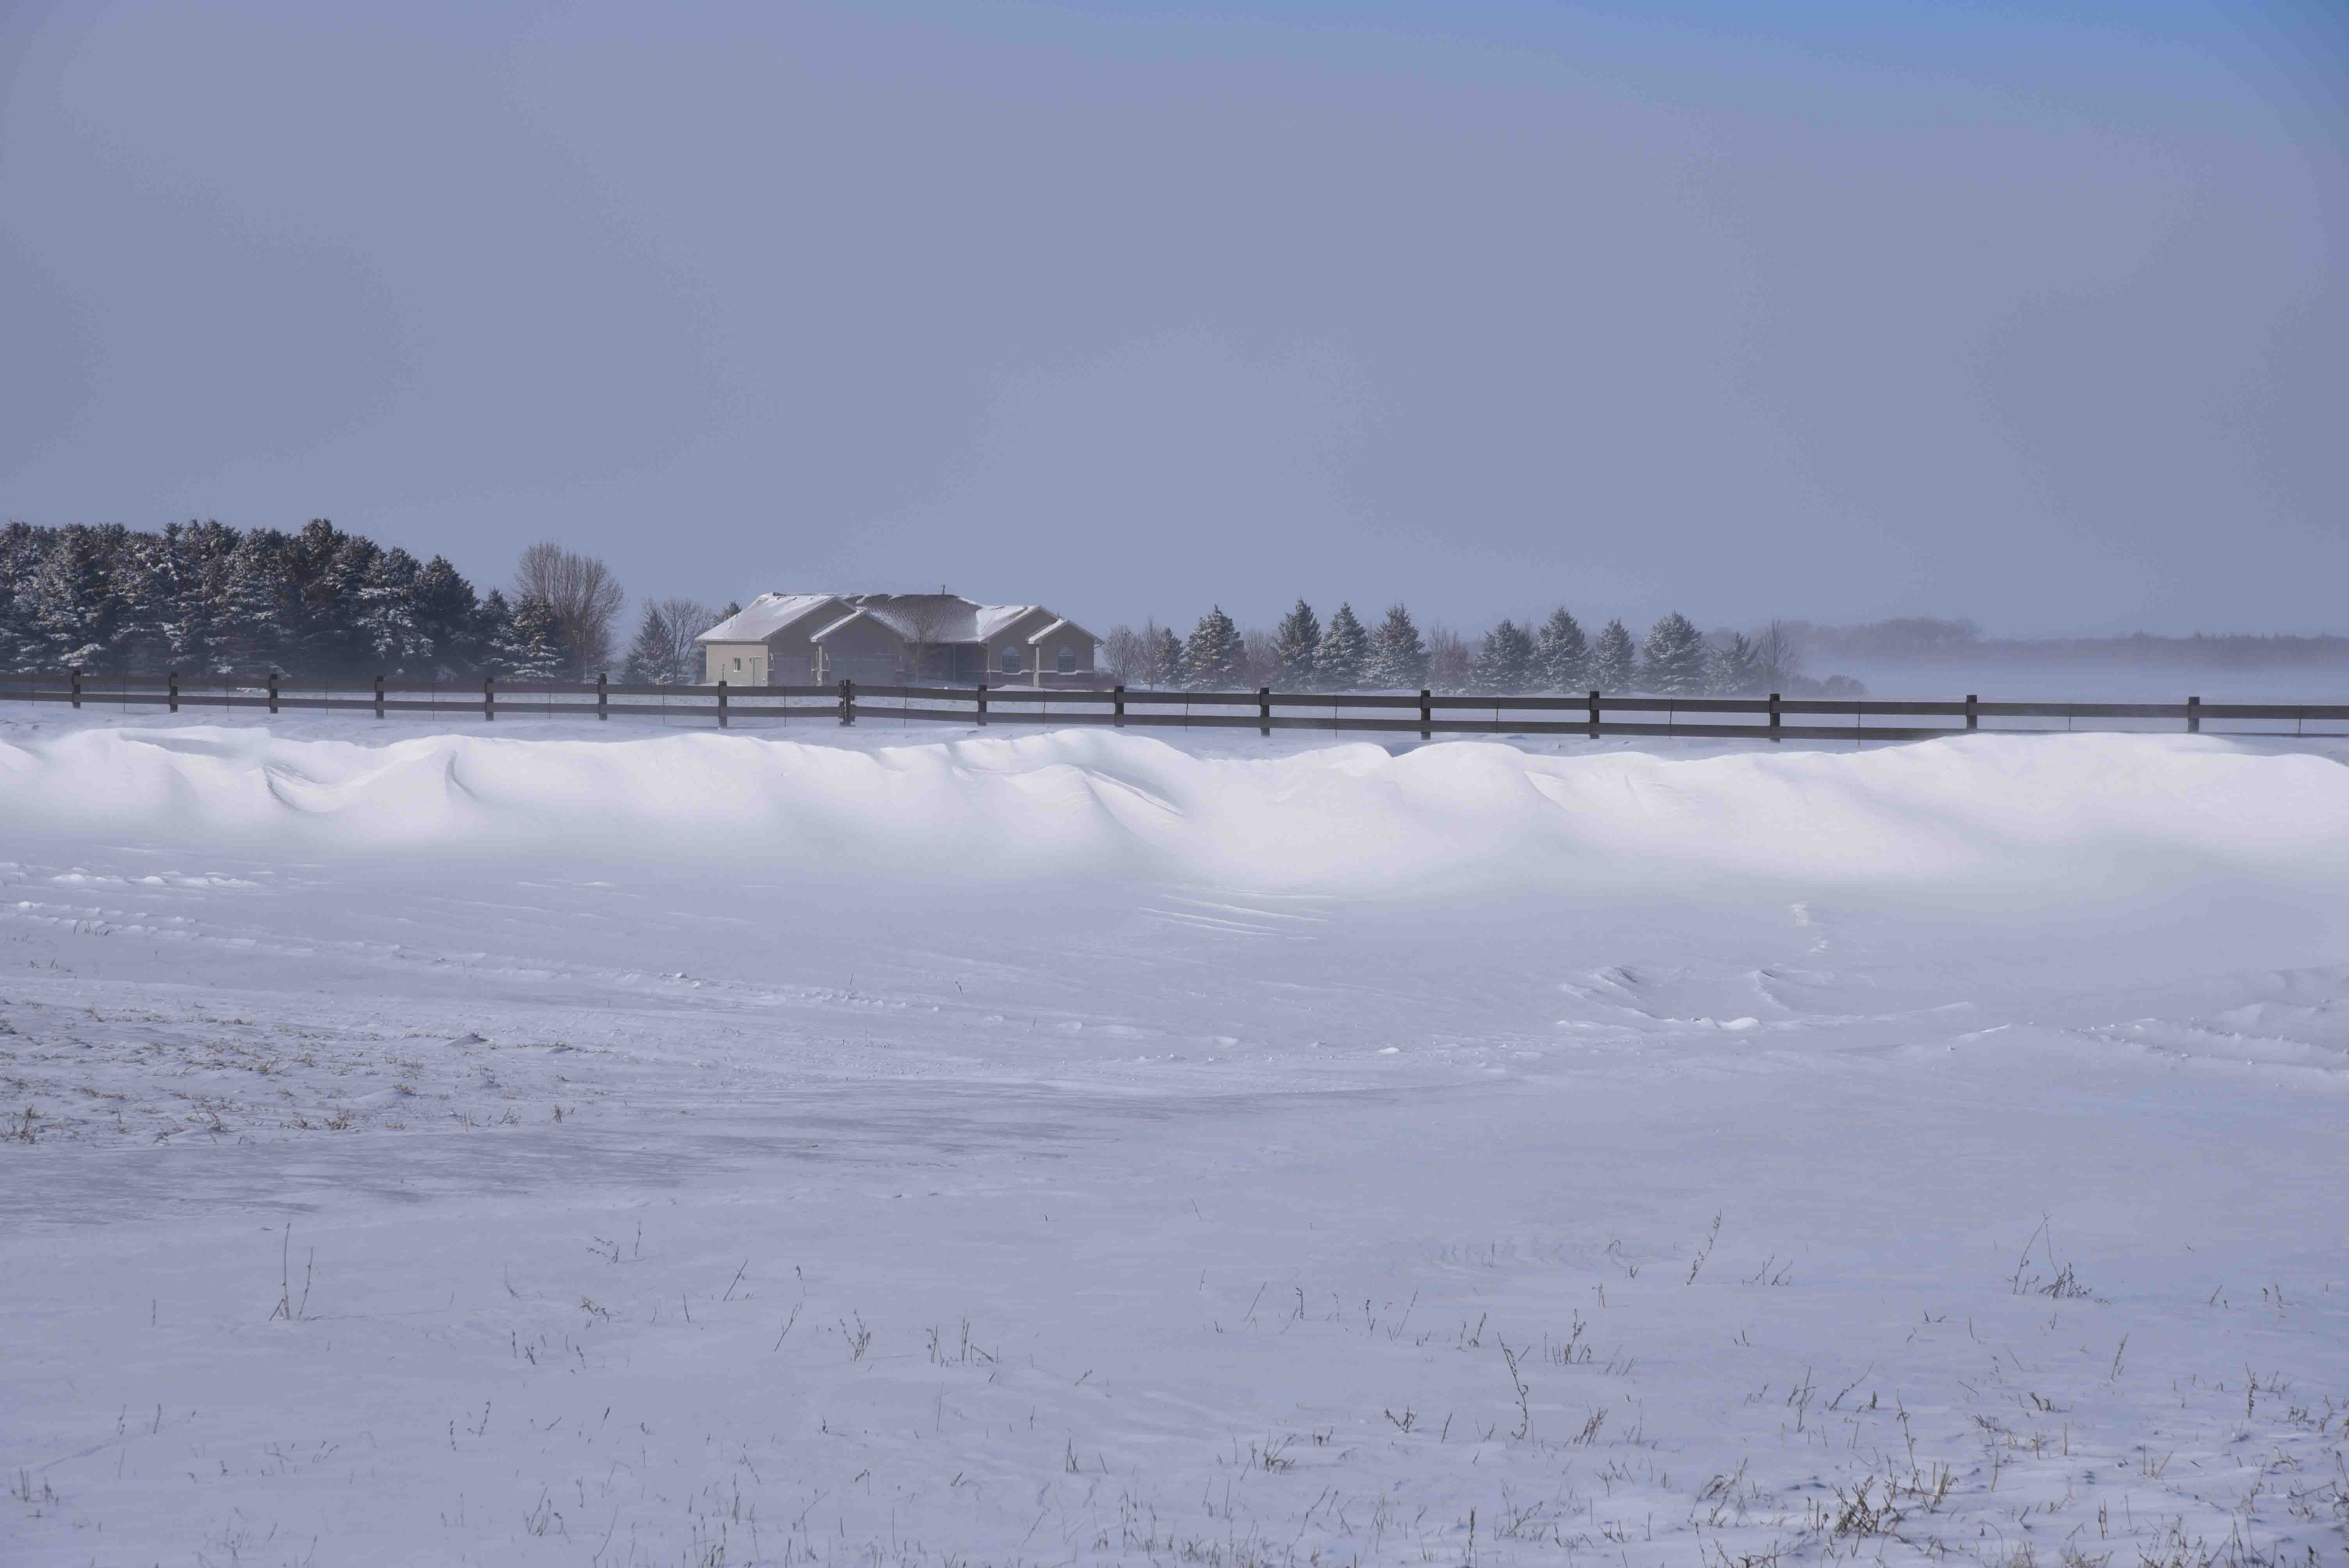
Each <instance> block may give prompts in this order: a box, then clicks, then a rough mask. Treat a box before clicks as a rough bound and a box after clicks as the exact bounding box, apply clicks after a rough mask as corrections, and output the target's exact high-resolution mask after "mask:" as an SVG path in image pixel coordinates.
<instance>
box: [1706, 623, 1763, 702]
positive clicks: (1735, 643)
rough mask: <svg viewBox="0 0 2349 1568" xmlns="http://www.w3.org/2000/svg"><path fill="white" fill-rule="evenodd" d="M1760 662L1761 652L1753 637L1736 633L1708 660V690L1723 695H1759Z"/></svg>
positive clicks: (1731, 634) (1730, 635)
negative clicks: (1755, 645)
mask: <svg viewBox="0 0 2349 1568" xmlns="http://www.w3.org/2000/svg"><path fill="white" fill-rule="evenodd" d="M1760 665H1761V651H1760V650H1759V649H1757V648H1756V647H1754V641H1753V639H1752V638H1750V637H1748V636H1747V635H1746V634H1744V633H1743V632H1732V633H1730V634H1729V639H1728V641H1726V642H1724V643H1723V644H1722V645H1720V646H1719V647H1717V648H1715V649H1713V652H1712V654H1711V655H1710V656H1709V658H1708V659H1707V661H1706V665H1705V686H1706V689H1708V690H1710V691H1713V692H1716V693H1718V694H1720V695H1721V696H1758V695H1759V694H1760V687H1761V681H1760V677H1759V674H1758V671H1759V669H1760Z"/></svg>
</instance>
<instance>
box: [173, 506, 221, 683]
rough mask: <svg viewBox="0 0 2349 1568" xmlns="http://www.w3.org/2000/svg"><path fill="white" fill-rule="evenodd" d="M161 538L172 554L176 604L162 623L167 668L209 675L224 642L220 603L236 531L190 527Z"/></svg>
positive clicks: (209, 524) (213, 524) (215, 525)
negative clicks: (166, 643) (167, 646)
mask: <svg viewBox="0 0 2349 1568" xmlns="http://www.w3.org/2000/svg"><path fill="white" fill-rule="evenodd" d="M164 533H165V536H166V539H167V542H169V543H170V545H171V567H170V571H171V580H172V583H173V586H174V602H173V603H172V604H171V609H170V611H169V614H168V615H167V616H166V619H165V622H164V632H165V634H166V635H167V636H168V638H169V640H170V643H171V667H172V668H174V669H179V670H185V671H188V672H190V673H192V674H208V673H211V672H212V671H213V670H215V669H216V668H217V667H218V666H219V662H220V657H221V648H222V643H223V642H224V640H225V638H226V636H227V628H226V626H224V625H223V624H222V621H221V599H222V594H223V593H224V592H225V591H226V584H227V581H228V563H229V560H230V557H231V556H232V555H233V553H234V552H235V550H236V545H237V531H236V530H234V529H233V528H223V527H222V526H221V525H220V524H219V523H217V522H191V523H189V524H188V525H187V526H186V527H185V528H183V529H181V530H180V531H178V533H177V534H176V535H173V534H172V532H171V530H169V529H166V530H165V531H164Z"/></svg>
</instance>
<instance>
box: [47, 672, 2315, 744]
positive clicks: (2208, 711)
mask: <svg viewBox="0 0 2349 1568" xmlns="http://www.w3.org/2000/svg"><path fill="white" fill-rule="evenodd" d="M0 701H17V702H33V703H64V704H69V705H70V706H71V707H75V708H81V707H155V708H162V709H165V710H167V711H169V712H171V713H178V712H181V711H182V710H186V709H201V708H246V709H260V710H264V711H266V712H269V713H273V714H274V713H305V712H319V711H325V712H333V713H345V714H353V715H357V714H367V715H369V716H371V717H376V718H379V719H380V718H388V717H390V716H392V715H394V714H416V713H435V714H465V715H469V716H471V717H478V718H480V719H481V720H482V721H484V722H487V723H495V722H497V721H498V720H499V719H500V718H506V717H559V718H590V717H593V718H595V719H600V720H609V719H613V718H622V719H646V718H650V719H658V720H664V721H677V720H684V721H688V722H692V723H697V724H698V723H709V724H714V725H715V726H717V727H719V728H721V729H722V728H727V727H731V726H732V725H734V724H736V723H739V722H750V723H758V724H775V723H790V722H793V721H798V722H831V723H834V724H840V725H854V724H855V723H857V722H858V721H859V720H860V719H864V720H866V721H878V722H886V721H890V720H895V721H897V722H899V723H901V724H905V725H909V726H910V725H913V724H917V723H932V722H936V723H947V724H964V725H978V726H985V725H995V724H1015V725H1016V724H1024V725H1051V726H1067V725H1107V726H1111V727H1126V726H1136V727H1195V728H1219V729H1251V728H1252V729H1255V730H1257V731H1258V732H1259V733H1261V734H1264V735H1270V734H1271V733H1272V732H1273V731H1274V730H1276V729H1307V730H1325V731H1335V732H1340V733H1361V734H1368V735H1417V736H1418V737H1419V738H1422V739H1433V738H1434V737H1435V736H1437V735H1439V734H1442V735H1523V736H1536V735H1578V736H1586V737H1588V738H1593V739H1597V738H1601V737H1604V736H1610V735H1616V736H1663V737H1681V738H1688V739H1737V740H1781V741H1783V740H1837V741H1841V740H1849V741H1859V742H1865V741H1869V740H1879V741H1899V740H1930V739H1934V738H1940V737H1944V736H1951V735H1964V734H1967V733H1969V732H1975V731H1980V730H1982V729H1984V728H1992V729H1999V730H2004V731H2009V732H2014V731H2033V732H2044V731H2045V730H2048V729H2051V728H2055V727H2057V726H2056V724H2055V723H2054V721H2056V720H2061V721H2062V724H2061V727H2062V728H2065V729H2078V728H2082V727H2087V728H2095V729H2110V728H2114V727H2117V726H2118V725H2120V724H2124V723H2125V724H2126V725H2127V726H2128V727H2134V728H2140V729H2141V728H2144V727H2164V728H2167V727H2178V728H2181V729H2183V730H2184V731H2185V732H2186V733H2189V734H2200V733H2203V732H2204V727H2205V726H2217V727H2218V728H2217V729H2216V730H2214V731H2213V733H2219V734H2227V735H2241V736H2270V737H2275V736H2320V735H2335V736H2344V737H2349V728H2344V727H2343V726H2349V703H2332V704H2324V703H2214V702H2204V701H2202V699H2201V698H2199V697H2193V696H2189V697H2188V698H2187V699H2186V700H2185V701H2184V702H2178V703H2147V702H1984V701H1982V699H1981V698H1979V697H1978V696H1968V697H1966V698H1964V699H1963V700H1962V701H1939V702H1916V701H1871V700H1868V699H1867V698H1820V697H1781V696H1775V695H1774V696H1767V697H1660V696H1604V695H1602V694H1600V693H1599V692H1589V693H1587V694H1585V695H1582V696H1557V695H1550V696H1522V695H1500V696H1477V695H1464V694H1456V693H1455V694H1444V695H1439V694H1437V693H1434V692H1432V691H1422V692H1417V693H1411V692H1402V693H1362V692H1276V691H1273V690H1271V689H1269V688H1263V687H1260V688H1258V689H1257V690H1256V691H1239V692H1199V691H1164V690H1158V689H1139V688H1128V687H1125V686H1110V687H1105V688H1098V689H1071V688H1067V687H1050V686H1047V687H1036V686H862V685H859V684H857V683H856V682H854V681H842V682H841V683H840V684H839V685H837V686H728V685H726V684H725V683H723V682H720V683H719V684H718V685H716V686H621V685H616V684H614V683H612V682H610V681H608V680H605V679H600V678H599V679H597V680H595V681H592V682H591V681H498V680H479V681H395V680H386V679H381V678H377V679H373V680H357V681H354V680H339V681H332V680H328V681H319V680H301V679H296V678H295V677H293V676H281V675H269V676H183V675H160V676H88V675H82V674H79V673H78V672H74V671H67V672H64V673H62V674H57V675H33V676H0ZM1569 716H1570V717H1569ZM1610 716H1625V717H1610ZM1628 716H1639V717H1628ZM1826 718H1834V719H1836V720H1837V721H1838V722H1836V723H1832V724H1829V723H1822V722H1819V721H1820V720H1823V719H1826ZM1738 719H1742V720H1744V722H1732V721H1733V720H1738ZM1901 719H1909V720H1914V719H1939V720H1942V721H1943V722H1941V723H1939V724H1926V725H1920V724H1915V723H1907V724H1903V723H1888V722H1885V721H1887V720H1901ZM2017 720H2023V721H2040V722H2026V723H2016V722H2014V721H2017ZM1985 721H2005V722H1999V723H1986V722H1985ZM2287 722H2288V723H2289V724H2290V725H2291V728H2289V729H2284V728H2280V727H2272V726H2280V725H2282V724H2284V723H2287ZM2246 725H2266V726H2271V727H2267V728H2244V727H2242V726H2246ZM2313 726H2323V727H2313Z"/></svg>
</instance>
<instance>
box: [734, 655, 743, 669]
mask: <svg viewBox="0 0 2349 1568" xmlns="http://www.w3.org/2000/svg"><path fill="white" fill-rule="evenodd" d="M734 667H735V668H736V669H738V670H739V669H740V668H741V667H742V661H741V660H740V659H739V658H738V659H736V660H735V661H734Z"/></svg>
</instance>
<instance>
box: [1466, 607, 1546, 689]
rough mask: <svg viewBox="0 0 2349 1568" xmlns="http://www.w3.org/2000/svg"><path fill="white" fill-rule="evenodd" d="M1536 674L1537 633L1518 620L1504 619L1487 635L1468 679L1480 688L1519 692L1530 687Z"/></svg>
mask: <svg viewBox="0 0 2349 1568" xmlns="http://www.w3.org/2000/svg"><path fill="white" fill-rule="evenodd" d="M1533 673H1534V639H1533V634H1531V633H1530V632H1527V631H1526V629H1525V628H1524V627H1523V626H1520V625H1518V624H1516V622H1515V621H1509V620H1504V621H1503V622H1502V623H1501V624H1499V625H1497V626H1495V627H1494V628H1493V629H1492V630H1491V631H1489V632H1487V633H1485V645H1484V647H1483V648H1481V649H1480V650H1478V652H1477V655H1476V665H1475V670H1474V671H1473V672H1472V673H1471V674H1470V676H1469V677H1468V678H1469V680H1470V681H1471V682H1472V683H1473V684H1474V685H1475V688H1476V689H1477V690H1478V691H1490V692H1517V691H1523V690H1525V689H1526V684H1527V683H1528V682H1529V681H1530V680H1531V679H1532V678H1533Z"/></svg>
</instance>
